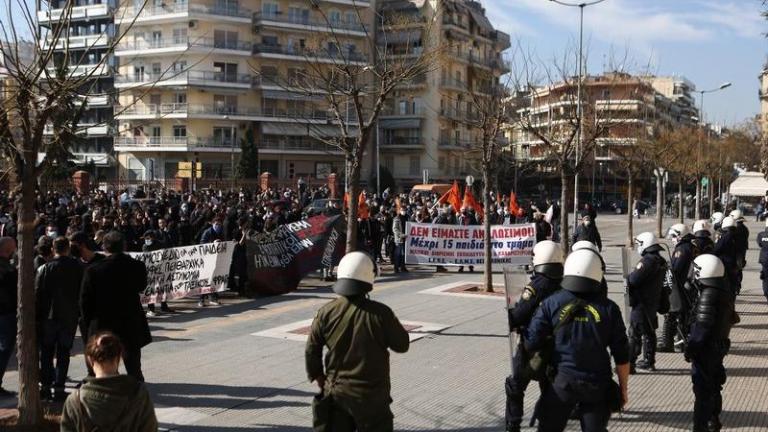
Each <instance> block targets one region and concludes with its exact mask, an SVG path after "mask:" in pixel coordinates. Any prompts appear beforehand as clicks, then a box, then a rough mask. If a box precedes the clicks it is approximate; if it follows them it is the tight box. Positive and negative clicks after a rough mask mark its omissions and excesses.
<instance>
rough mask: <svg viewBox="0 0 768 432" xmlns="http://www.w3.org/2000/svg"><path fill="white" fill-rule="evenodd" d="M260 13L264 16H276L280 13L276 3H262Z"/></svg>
mask: <svg viewBox="0 0 768 432" xmlns="http://www.w3.org/2000/svg"><path fill="white" fill-rule="evenodd" d="M261 14H262V15H263V16H265V17H276V16H277V15H278V14H280V11H279V8H278V7H277V3H262V4H261Z"/></svg>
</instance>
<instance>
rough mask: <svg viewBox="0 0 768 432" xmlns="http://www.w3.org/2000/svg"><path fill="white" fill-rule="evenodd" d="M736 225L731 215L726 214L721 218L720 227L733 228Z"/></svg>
mask: <svg viewBox="0 0 768 432" xmlns="http://www.w3.org/2000/svg"><path fill="white" fill-rule="evenodd" d="M735 226H736V218H734V217H733V216H726V217H725V218H724V219H723V224H722V225H720V228H722V229H726V228H733V227H735Z"/></svg>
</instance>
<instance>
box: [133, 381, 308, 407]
mask: <svg viewBox="0 0 768 432" xmlns="http://www.w3.org/2000/svg"><path fill="white" fill-rule="evenodd" d="M147 387H148V388H149V392H150V394H151V395H152V401H153V402H154V403H155V404H157V405H159V406H169V407H182V408H190V409H194V408H218V409H238V408H240V407H243V408H247V409H248V410H253V409H267V408H277V407H287V406H294V407H299V406H308V405H309V402H310V400H311V397H312V396H313V395H314V393H311V392H307V391H303V390H293V389H284V388H276V387H235V386H224V385H210V384H195V383H148V384H147ZM272 396H287V397H303V398H306V401H305V402H298V401H286V400H262V399H263V398H268V397H272ZM246 405H247V406H246Z"/></svg>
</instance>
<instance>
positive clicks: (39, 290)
mask: <svg viewBox="0 0 768 432" xmlns="http://www.w3.org/2000/svg"><path fill="white" fill-rule="evenodd" d="M53 252H54V257H53V259H52V260H51V261H49V262H48V263H47V264H45V265H44V266H42V267H40V268H39V269H38V270H37V277H36V278H35V294H36V301H37V302H36V307H37V309H36V311H37V314H36V316H37V326H38V335H39V340H38V345H39V346H40V397H41V398H42V399H43V400H51V399H53V400H55V401H60V402H61V401H64V399H66V396H67V393H66V391H65V390H64V386H65V384H66V382H67V374H68V373H69V356H70V352H71V351H72V345H73V342H74V340H75V333H76V332H77V323H78V320H79V318H80V287H81V285H82V282H83V265H82V264H80V263H79V262H78V261H77V259H75V258H72V257H71V256H70V253H69V252H70V246H69V240H68V239H67V238H66V237H59V238H57V239H56V240H54V241H53ZM54 358H55V359H56V367H55V368H54V363H53V360H54ZM52 390H53V394H52V393H51V391H52Z"/></svg>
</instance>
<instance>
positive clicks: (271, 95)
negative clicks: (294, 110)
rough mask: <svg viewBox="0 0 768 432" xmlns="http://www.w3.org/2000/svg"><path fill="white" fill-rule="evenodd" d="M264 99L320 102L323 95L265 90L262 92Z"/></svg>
mask: <svg viewBox="0 0 768 432" xmlns="http://www.w3.org/2000/svg"><path fill="white" fill-rule="evenodd" d="M261 97H262V99H280V100H303V101H320V100H323V96H321V95H310V94H306V93H304V92H292V91H282V90H264V91H262V92H261Z"/></svg>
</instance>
